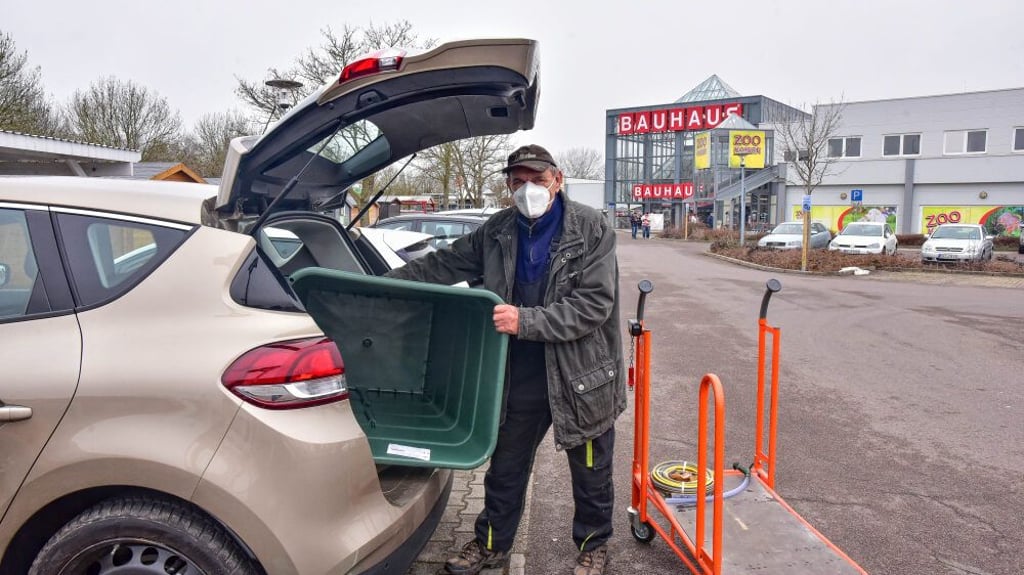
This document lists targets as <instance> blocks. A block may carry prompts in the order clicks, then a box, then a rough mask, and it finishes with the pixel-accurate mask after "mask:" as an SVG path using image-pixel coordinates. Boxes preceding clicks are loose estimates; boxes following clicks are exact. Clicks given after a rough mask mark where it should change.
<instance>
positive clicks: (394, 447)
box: [388, 443, 430, 461]
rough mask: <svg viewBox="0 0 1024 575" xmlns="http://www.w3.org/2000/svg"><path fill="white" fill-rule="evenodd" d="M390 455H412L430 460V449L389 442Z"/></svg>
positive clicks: (414, 457)
mask: <svg viewBox="0 0 1024 575" xmlns="http://www.w3.org/2000/svg"><path fill="white" fill-rule="evenodd" d="M388 455H398V456H401V457H412V458H413V459H420V460H423V461H430V450H429V449H423V448H422V447H410V446H408V445H398V444H397V443H389V444H388Z"/></svg>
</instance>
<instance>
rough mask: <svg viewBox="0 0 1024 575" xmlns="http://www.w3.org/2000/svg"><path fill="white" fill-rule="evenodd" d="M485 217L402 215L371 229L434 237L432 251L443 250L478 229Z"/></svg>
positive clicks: (377, 224) (385, 220)
mask: <svg viewBox="0 0 1024 575" xmlns="http://www.w3.org/2000/svg"><path fill="white" fill-rule="evenodd" d="M486 221H487V216H473V215H464V214H458V215H448V214H403V215H400V216H394V217H391V218H387V219H384V220H381V221H379V222H377V223H376V224H374V225H373V226H371V227H374V228H384V229H390V230H411V231H414V232H421V233H424V234H430V235H432V236H434V239H433V240H431V242H430V243H431V244H432V245H433V246H434V249H438V250H440V249H443V248H446V247H448V246H449V245H450V244H451V243H452V242H454V241H455V240H457V239H459V238H461V237H462V236H464V235H466V234H468V233H469V232H471V231H473V230H475V229H477V228H479V227H480V226H482V225H483V223H484V222H486Z"/></svg>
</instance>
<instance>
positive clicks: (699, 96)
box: [676, 74, 741, 104]
mask: <svg viewBox="0 0 1024 575" xmlns="http://www.w3.org/2000/svg"><path fill="white" fill-rule="evenodd" d="M740 96H741V94H740V93H739V92H737V91H736V90H735V89H734V88H733V87H732V86H730V85H729V84H726V83H725V82H723V81H722V79H721V78H719V77H718V74H712V75H711V77H710V78H708V79H707V80H704V81H703V82H701V83H700V84H697V86H696V87H694V88H693V89H692V90H690V91H689V92H687V93H685V94H683V95H682V97H681V98H679V99H678V100H676V103H677V104H680V103H685V102H703V101H704V100H724V99H727V98H739V97H740Z"/></svg>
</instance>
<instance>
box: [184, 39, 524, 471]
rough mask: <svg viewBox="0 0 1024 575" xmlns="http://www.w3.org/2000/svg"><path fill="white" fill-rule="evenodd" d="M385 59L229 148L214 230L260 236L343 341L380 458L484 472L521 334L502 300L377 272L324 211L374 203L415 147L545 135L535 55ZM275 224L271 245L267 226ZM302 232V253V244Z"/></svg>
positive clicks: (472, 44)
mask: <svg viewBox="0 0 1024 575" xmlns="http://www.w3.org/2000/svg"><path fill="white" fill-rule="evenodd" d="M375 58H377V59H374V58H370V59H368V60H360V61H357V62H355V63H352V64H349V65H348V66H346V69H345V71H344V72H343V73H342V74H341V79H340V80H339V81H338V82H335V83H332V84H329V85H327V86H324V87H323V88H321V89H320V90H319V91H317V92H315V93H314V94H312V95H311V96H310V97H309V98H307V99H306V100H304V101H303V102H301V103H300V104H298V105H297V106H295V107H294V108H293V109H292V110H291V111H290V112H289V113H288V115H287V116H285V117H284V118H282V119H281V120H279V121H278V122H277V123H276V124H275V125H274V126H273V127H272V128H271V129H270V130H269V131H268V132H267V133H266V134H264V135H263V136H260V137H256V136H252V137H246V138H238V139H235V140H234V141H232V142H231V145H230V147H229V150H228V155H227V159H226V160H225V166H224V174H223V178H222V180H221V186H220V191H219V193H218V196H217V198H216V199H215V200H210V201H208V202H207V204H206V205H205V212H204V223H206V224H207V225H213V226H216V227H223V228H226V229H231V230H236V231H245V232H250V233H253V234H254V235H255V236H256V237H257V238H258V239H260V241H261V244H260V245H261V250H262V251H263V252H264V253H266V254H270V255H271V257H270V258H268V259H270V260H271V263H272V265H273V266H275V267H276V268H277V272H278V273H280V274H281V275H282V276H284V277H286V278H288V281H289V283H290V285H291V287H292V290H293V291H294V292H295V295H297V297H298V298H299V300H300V301H301V303H302V305H303V306H304V308H305V310H306V311H307V312H308V313H309V314H310V316H312V318H313V319H314V321H316V323H317V325H318V326H319V327H320V328H321V329H322V330H323V331H324V333H325V334H327V336H329V337H330V338H332V339H333V340H334V341H335V343H336V344H337V346H338V348H339V350H340V351H341V356H342V359H343V361H344V363H345V372H346V374H345V377H346V382H347V385H348V387H349V390H350V401H351V404H352V408H353V412H354V413H355V416H356V418H357V420H358V421H359V423H360V424H361V425H362V428H363V430H364V431H365V433H366V436H367V438H368V440H369V442H370V447H371V449H372V452H373V456H374V459H375V460H376V462H377V463H378V464H384V465H388V464H399V465H406V466H422V467H448V468H459V469H469V468H474V467H477V466H479V465H480V464H482V463H483V462H484V461H486V460H487V458H488V457H489V456H490V454H491V452H492V451H493V450H494V446H495V444H496V442H497V430H498V424H499V419H500V416H501V403H502V398H503V386H504V380H505V359H506V357H505V356H506V350H507V346H508V341H507V339H508V338H507V336H505V335H502V334H499V333H497V332H496V331H495V329H494V325H493V320H492V313H493V308H494V306H495V305H496V304H498V303H501V300H500V298H498V296H496V295H495V294H493V293H490V292H487V291H484V290H477V289H466V288H456V287H449V286H438V285H430V284H424V283H418V282H408V281H402V280H393V279H386V278H382V277H377V276H375V275H374V274H379V273H381V272H382V271H384V270H383V269H382V268H381V267H380V262H377V263H374V262H373V261H371V260H372V258H368V257H366V256H367V254H366V253H364V252H362V251H361V250H360V249H357V248H358V247H359V246H357V245H355V244H353V242H352V240H351V238H350V237H349V236H348V234H346V233H345V231H344V230H342V229H341V228H340V226H338V224H337V221H334V220H331V219H330V218H328V217H327V216H325V215H324V214H326V213H328V212H330V210H332V209H335V208H337V207H339V206H343V205H345V199H346V194H347V193H348V192H349V189H350V188H351V187H352V186H354V185H357V184H358V185H360V186H363V189H362V190H361V197H362V198H364V201H365V198H366V197H367V196H369V195H370V192H372V191H375V189H376V187H379V186H380V185H381V184H382V182H381V181H379V180H383V178H378V181H376V182H375V181H373V180H372V179H371V178H370V177H371V176H374V175H377V174H379V172H380V171H381V170H383V169H384V168H386V167H387V166H389V165H391V164H393V163H395V162H397V161H399V160H401V159H403V158H409V157H410V156H411V155H413V154H415V153H416V152H419V151H421V150H424V149H426V148H429V147H432V146H436V145H439V144H443V143H446V142H450V141H454V140H459V139H464V138H470V137H474V136H485V135H495V134H511V133H513V132H516V131H518V130H528V129H530V128H532V127H533V123H534V118H535V116H536V104H537V96H538V79H537V76H538V69H539V63H538V62H539V61H538V54H537V46H536V43H535V42H534V41H532V40H523V39H502V40H471V41H463V42H454V43H449V44H443V45H441V46H439V47H437V48H435V49H433V50H430V51H428V52H425V53H423V54H419V55H415V56H409V57H407V58H406V57H402V58H400V59H395V58H393V57H388V58H380V57H375ZM366 70H370V72H368V73H366ZM366 186H371V187H374V190H368V189H366ZM303 213H306V214H309V216H307V217H303V216H302V214H303ZM270 226H274V227H275V228H276V229H277V232H276V234H277V235H276V236H274V237H271V236H270V235H269V232H270V231H271V230H269V229H268V230H267V232H268V233H263V231H264V228H269V227H270ZM293 238H294V239H295V240H297V242H301V245H299V244H296V246H294V247H289V246H288V245H287V244H288V242H289V241H291V240H292V239H293ZM268 246H269V247H268ZM257 263H258V262H257ZM254 265H255V264H254ZM248 273H249V274H252V271H251V270H249V271H248ZM246 285H248V284H246Z"/></svg>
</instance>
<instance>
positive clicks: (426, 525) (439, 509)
mask: <svg viewBox="0 0 1024 575" xmlns="http://www.w3.org/2000/svg"><path fill="white" fill-rule="evenodd" d="M454 477H455V474H454V473H451V474H449V475H448V481H447V483H445V485H444V487H443V488H442V490H441V496H440V497H438V498H437V502H436V503H434V508H433V509H431V510H430V514H428V515H427V517H426V518H425V519H424V520H423V523H421V524H420V526H419V527H417V528H416V531H415V532H413V534H412V536H410V537H409V538H408V539H406V540H405V542H404V543H402V544H401V545H400V546H399V547H398V549H395V550H394V551H393V552H391V554H390V555H388V556H387V557H385V558H384V559H383V560H381V561H380V562H378V563H377V564H376V565H374V566H373V567H370V568H369V569H367V570H366V571H362V572H360V573H359V575H392V574H394V575H404V574H405V573H407V572H408V571H409V567H410V566H411V565H412V563H413V561H415V560H416V557H418V556H419V554H420V551H422V550H423V548H424V547H425V546H426V545H427V541H430V537H431V536H432V535H433V534H434V531H435V530H436V529H437V524H438V523H440V522H441V516H442V515H444V510H445V507H447V506H448V497H449V495H451V491H452V480H453V478H454Z"/></svg>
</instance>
